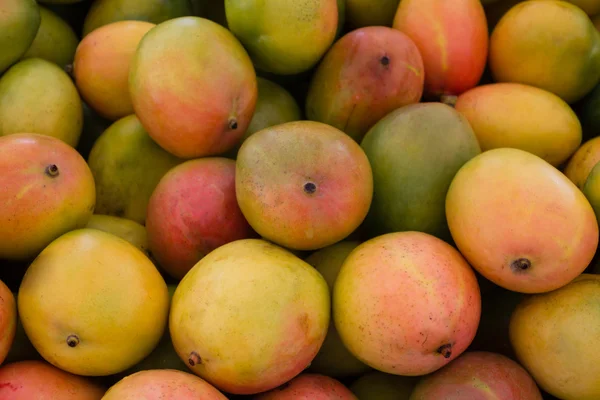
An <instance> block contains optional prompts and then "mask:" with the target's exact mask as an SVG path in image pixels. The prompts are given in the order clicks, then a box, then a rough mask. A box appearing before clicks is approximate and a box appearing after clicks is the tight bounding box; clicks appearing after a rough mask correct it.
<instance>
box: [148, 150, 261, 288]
mask: <svg viewBox="0 0 600 400" xmlns="http://www.w3.org/2000/svg"><path fill="white" fill-rule="evenodd" d="M146 228H147V231H148V245H149V246H150V250H151V251H152V255H153V257H154V258H155V259H156V261H158V264H159V265H160V266H161V267H162V269H164V270H165V271H166V272H167V273H168V274H169V275H171V276H172V277H174V278H175V279H178V280H179V279H181V278H183V276H184V275H185V274H186V273H187V272H188V271H189V270H190V269H191V268H192V267H193V266H194V265H195V264H196V263H197V262H198V261H200V260H201V259H202V258H203V257H204V256H206V255H207V254H208V253H210V252H211V251H213V250H214V249H216V248H218V247H220V246H222V245H224V244H226V243H229V242H233V241H235V240H241V239H246V238H250V237H254V236H255V233H254V231H253V230H252V228H251V227H250V225H249V224H248V222H247V221H246V219H245V218H244V215H243V214H242V211H241V210H240V207H239V206H238V203H237V200H236V195H235V161H233V160H229V159H226V158H221V157H206V158H202V159H198V160H190V161H187V162H184V163H183V164H180V165H178V166H176V167H174V168H173V169H171V170H170V171H169V172H167V173H166V174H165V176H163V178H162V179H161V180H160V182H159V183H158V185H157V186H156V188H155V189H154V192H153V193H152V196H151V197H150V201H149V203H148V212H147V217H146Z"/></svg>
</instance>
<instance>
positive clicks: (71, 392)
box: [0, 360, 105, 400]
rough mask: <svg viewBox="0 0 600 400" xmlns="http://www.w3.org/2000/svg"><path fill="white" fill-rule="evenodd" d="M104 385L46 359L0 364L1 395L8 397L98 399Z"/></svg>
mask: <svg viewBox="0 0 600 400" xmlns="http://www.w3.org/2000/svg"><path fill="white" fill-rule="evenodd" d="M104 391H105V389H104V388H103V387H101V386H99V385H98V384H96V383H93V382H91V381H90V380H89V379H88V378H84V377H81V376H77V375H73V374H70V373H68V372H65V371H63V370H61V369H58V368H56V367H54V366H52V365H50V364H48V363H47V362H45V361H37V360H36V361H21V362H15V363H11V364H8V365H4V366H2V367H0V398H1V399H7V400H8V399H10V400H32V399H44V400H46V399H48V400H49V399H52V400H101V399H102V396H103V395H104Z"/></svg>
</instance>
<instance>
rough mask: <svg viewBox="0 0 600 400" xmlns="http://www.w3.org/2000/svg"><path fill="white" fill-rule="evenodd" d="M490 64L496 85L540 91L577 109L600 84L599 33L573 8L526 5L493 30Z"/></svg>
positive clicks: (547, 2) (548, 0)
mask: <svg viewBox="0 0 600 400" xmlns="http://www.w3.org/2000/svg"><path fill="white" fill-rule="evenodd" d="M556 21H561V23H560V24H557V23H556ZM555 38H560V40H559V41H557V39H555ZM489 63H490V69H491V71H492V75H493V77H494V80H495V81H496V82H514V83H523V84H527V85H531V86H536V87H539V88H541V89H545V90H547V91H549V92H552V93H554V94H556V95H557V96H559V97H561V98H562V99H563V100H564V101H566V102H567V103H569V104H572V103H574V102H576V101H577V100H579V99H581V98H582V97H583V96H585V95H586V94H587V93H588V92H590V91H591V90H592V89H593V88H594V86H596V84H597V83H598V81H599V80H600V33H599V32H598V30H597V29H596V28H595V27H594V25H593V24H592V22H591V20H590V18H589V17H588V16H587V14H586V13H585V12H583V10H581V9H580V8H579V7H577V6H574V5H572V4H570V3H567V2H565V1H560V0H533V1H525V2H523V3H519V4H517V5H515V6H514V7H513V8H511V9H510V10H509V11H508V12H507V13H506V14H505V15H504V16H503V17H502V18H501V19H500V21H499V22H498V24H497V25H496V27H495V28H494V31H493V33H492V35H491V38H490V55H489Z"/></svg>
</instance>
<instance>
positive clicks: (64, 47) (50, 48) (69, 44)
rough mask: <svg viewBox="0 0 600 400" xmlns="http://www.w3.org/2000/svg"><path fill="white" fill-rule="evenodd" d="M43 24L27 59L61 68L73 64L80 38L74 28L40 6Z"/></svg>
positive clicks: (27, 52) (26, 56)
mask: <svg viewBox="0 0 600 400" xmlns="http://www.w3.org/2000/svg"><path fill="white" fill-rule="evenodd" d="M40 16H41V24H40V28H39V29H38V31H37V34H36V36H35V39H34V40H33V43H31V46H29V49H28V50H27V51H26V52H25V54H23V57H21V58H22V59H25V58H34V57H37V58H43V59H45V60H47V61H51V62H53V63H55V64H56V65H58V66H59V67H61V68H65V67H66V66H67V65H69V64H71V63H72V62H73V58H74V57H75V50H76V49H77V45H78V44H79V38H78V37H77V35H76V34H75V31H73V28H71V26H70V25H69V24H68V23H67V22H66V21H65V20H64V19H62V18H61V17H60V16H58V15H57V14H56V13H54V12H53V11H51V10H49V9H47V8H45V7H42V6H40Z"/></svg>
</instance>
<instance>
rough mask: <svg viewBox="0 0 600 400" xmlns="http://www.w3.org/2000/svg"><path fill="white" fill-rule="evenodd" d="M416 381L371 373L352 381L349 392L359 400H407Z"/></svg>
mask: <svg viewBox="0 0 600 400" xmlns="http://www.w3.org/2000/svg"><path fill="white" fill-rule="evenodd" d="M417 379H418V378H416V377H411V376H399V375H392V374H385V373H383V372H380V371H373V372H369V373H368V374H365V375H363V376H361V377H360V378H358V379H357V380H356V381H354V383H352V385H351V386H350V390H351V391H352V393H354V394H355V395H356V397H358V398H359V399H360V400H408V397H409V396H410V394H411V393H412V391H413V389H414V387H415V385H416V384H417Z"/></svg>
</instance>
